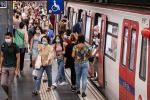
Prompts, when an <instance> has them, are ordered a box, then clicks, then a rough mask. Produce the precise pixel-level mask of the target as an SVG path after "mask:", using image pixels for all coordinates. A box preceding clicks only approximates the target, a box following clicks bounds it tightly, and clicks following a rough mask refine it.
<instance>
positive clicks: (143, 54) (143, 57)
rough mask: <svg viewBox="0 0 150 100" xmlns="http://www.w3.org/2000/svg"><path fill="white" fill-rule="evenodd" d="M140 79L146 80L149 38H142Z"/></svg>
mask: <svg viewBox="0 0 150 100" xmlns="http://www.w3.org/2000/svg"><path fill="white" fill-rule="evenodd" d="M140 61H141V62H140V73H139V76H140V79H142V80H143V81H145V80H146V64H147V39H146V38H143V39H142V48H141V60H140Z"/></svg>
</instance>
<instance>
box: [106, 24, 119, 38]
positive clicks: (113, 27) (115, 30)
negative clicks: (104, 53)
mask: <svg viewBox="0 0 150 100" xmlns="http://www.w3.org/2000/svg"><path fill="white" fill-rule="evenodd" d="M107 32H108V33H111V34H112V35H115V36H117V35H118V24H116V23H112V22H108V28H107Z"/></svg>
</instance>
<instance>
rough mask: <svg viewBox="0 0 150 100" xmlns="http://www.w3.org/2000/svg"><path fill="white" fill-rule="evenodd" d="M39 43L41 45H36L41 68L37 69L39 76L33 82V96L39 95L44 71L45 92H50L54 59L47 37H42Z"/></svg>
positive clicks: (52, 49)
mask: <svg viewBox="0 0 150 100" xmlns="http://www.w3.org/2000/svg"><path fill="white" fill-rule="evenodd" d="M41 42H42V44H39V45H38V52H39V55H40V56H41V62H42V66H41V67H40V69H38V70H39V75H38V76H37V79H36V80H35V87H34V91H33V92H32V94H33V95H38V94H39V90H40V84H41V79H42V75H43V72H44V71H46V74H47V76H48V88H47V91H50V90H51V86H52V61H53V59H54V57H55V53H54V48H53V46H52V45H49V42H50V39H49V38H48V37H47V36H44V37H42V39H41Z"/></svg>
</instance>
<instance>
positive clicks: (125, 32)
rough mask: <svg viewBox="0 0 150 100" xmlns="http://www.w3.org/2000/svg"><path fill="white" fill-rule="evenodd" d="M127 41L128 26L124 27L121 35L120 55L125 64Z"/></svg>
mask: <svg viewBox="0 0 150 100" xmlns="http://www.w3.org/2000/svg"><path fill="white" fill-rule="evenodd" d="M127 43H128V28H127V27H126V28H125V30H124V36H123V55H122V64H123V65H126V56H127Z"/></svg>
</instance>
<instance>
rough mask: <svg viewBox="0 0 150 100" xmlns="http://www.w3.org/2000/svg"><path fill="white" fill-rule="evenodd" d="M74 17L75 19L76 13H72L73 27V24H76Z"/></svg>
mask: <svg viewBox="0 0 150 100" xmlns="http://www.w3.org/2000/svg"><path fill="white" fill-rule="evenodd" d="M76 17H77V14H76V13H73V26H74V25H75V23H76Z"/></svg>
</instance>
